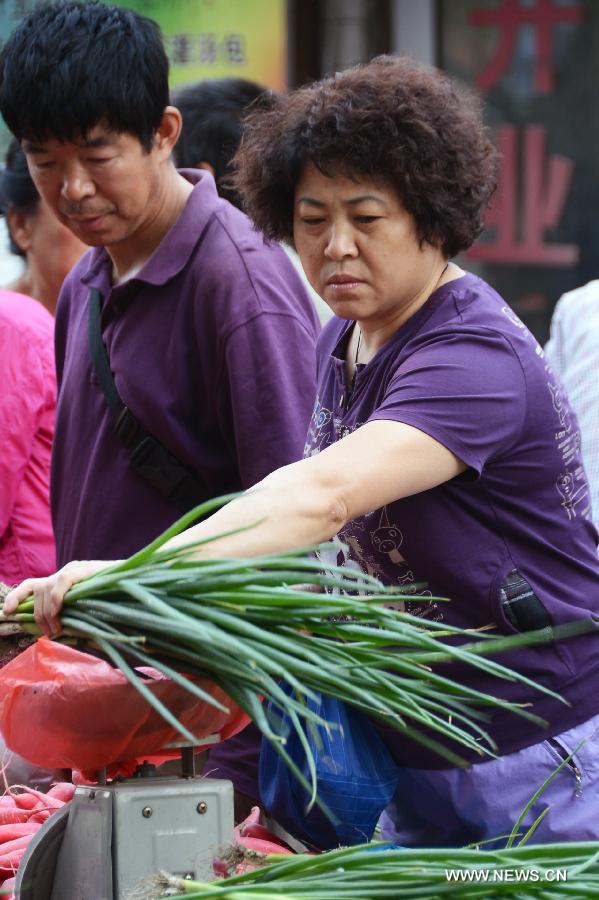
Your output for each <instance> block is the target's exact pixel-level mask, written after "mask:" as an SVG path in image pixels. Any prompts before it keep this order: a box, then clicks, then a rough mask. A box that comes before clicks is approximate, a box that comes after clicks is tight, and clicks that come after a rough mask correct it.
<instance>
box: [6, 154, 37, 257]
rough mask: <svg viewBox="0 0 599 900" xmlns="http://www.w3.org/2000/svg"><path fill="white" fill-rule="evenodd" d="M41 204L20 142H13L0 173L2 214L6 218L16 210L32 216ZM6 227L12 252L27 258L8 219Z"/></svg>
mask: <svg viewBox="0 0 599 900" xmlns="http://www.w3.org/2000/svg"><path fill="white" fill-rule="evenodd" d="M39 203H40V195H39V194H38V192H37V188H36V186H35V185H34V183H33V181H32V179H31V175H30V174H29V169H28V168H27V160H26V159H25V154H24V153H23V151H22V150H21V145H20V144H19V142H18V141H17V140H12V141H11V142H10V145H9V147H8V150H7V152H6V162H5V166H4V169H2V172H1V173H0V212H1V213H2V214H3V215H5V216H6V215H7V213H8V212H9V210H11V209H15V210H17V212H20V213H25V215H27V216H32V215H33V214H34V213H35V211H36V210H37V208H38V206H39ZM6 225H7V231H8V242H9V245H10V249H11V252H12V253H15V254H16V255H17V256H25V255H26V254H25V251H24V250H22V249H21V248H20V247H19V245H18V244H17V242H16V241H15V240H14V238H13V236H12V232H11V230H10V223H9V221H8V218H7V220H6Z"/></svg>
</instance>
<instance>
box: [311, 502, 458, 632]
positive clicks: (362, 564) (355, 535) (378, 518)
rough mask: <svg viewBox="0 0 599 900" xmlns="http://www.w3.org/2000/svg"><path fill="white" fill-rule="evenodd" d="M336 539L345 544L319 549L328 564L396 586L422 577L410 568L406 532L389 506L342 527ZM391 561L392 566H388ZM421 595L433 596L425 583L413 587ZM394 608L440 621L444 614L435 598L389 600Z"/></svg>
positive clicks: (323, 560) (415, 581) (321, 556)
mask: <svg viewBox="0 0 599 900" xmlns="http://www.w3.org/2000/svg"><path fill="white" fill-rule="evenodd" d="M336 540H338V541H340V543H341V544H342V545H343V546H341V547H337V548H331V550H328V551H324V552H322V553H320V558H321V560H322V562H323V564H324V566H325V567H326V565H327V563H329V564H330V565H337V566H343V567H344V568H348V569H351V570H352V571H354V572H366V574H367V575H370V576H372V577H374V578H378V579H380V580H381V581H384V582H385V583H386V584H388V585H390V586H391V587H393V585H394V584H395V585H397V586H398V587H403V588H405V587H409V586H410V585H415V584H416V583H418V581H419V579H418V578H417V576H416V575H415V573H414V571H413V570H412V569H411V568H410V565H409V562H408V560H407V559H406V558H405V556H404V555H403V553H402V549H401V548H402V545H403V540H404V537H403V533H402V531H401V529H400V528H399V527H398V525H397V524H396V523H395V522H394V521H392V520H391V519H390V518H389V507H387V506H385V507H383V508H382V509H379V510H376V511H375V512H373V513H369V514H367V515H365V516H362V517H360V518H359V519H354V520H353V521H352V522H348V524H347V525H346V526H345V527H344V528H342V529H341V531H340V532H339V534H338V535H337V536H336ZM389 562H391V563H393V566H392V567H390V566H389ZM413 592H414V593H418V596H419V597H430V596H431V591H430V590H428V589H427V588H426V587H423V588H420V589H418V588H414V591H413ZM389 606H390V607H391V608H392V609H397V610H400V611H401V612H408V613H410V614H411V615H414V616H421V617H423V618H427V619H433V620H435V621H439V620H441V619H442V618H443V614H442V612H441V610H440V607H439V605H438V604H437V603H435V602H432V601H430V602H423V601H420V600H409V599H407V598H406V600H404V601H399V602H397V603H390V604H389Z"/></svg>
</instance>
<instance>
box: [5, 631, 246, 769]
mask: <svg viewBox="0 0 599 900" xmlns="http://www.w3.org/2000/svg"><path fill="white" fill-rule="evenodd" d="M138 671H139V672H140V673H141V672H143V674H144V675H145V676H149V677H150V678H151V680H150V681H146V685H147V686H148V687H149V688H150V690H151V691H152V693H153V694H155V696H156V697H157V698H158V699H159V700H161V701H162V702H163V703H164V705H165V706H167V707H168V708H169V709H170V710H171V712H172V713H173V714H174V715H175V716H176V718H177V719H178V720H179V721H180V722H181V723H182V724H183V725H185V727H186V728H187V729H188V730H189V731H191V733H192V734H194V735H195V736H196V737H197V738H198V740H200V739H201V738H204V737H207V736H208V735H211V734H219V735H220V739H221V740H226V739H227V738H228V737H231V736H232V735H234V734H236V733H237V732H238V731H240V730H241V729H242V728H244V727H245V726H246V725H247V723H248V722H249V719H248V717H247V716H246V714H245V713H244V712H243V711H242V710H241V709H240V708H239V707H238V706H237V705H236V704H235V703H233V701H232V700H231V699H230V698H229V697H228V696H227V695H226V694H225V693H224V691H222V690H221V688H219V687H218V686H217V685H216V684H214V683H213V682H211V681H208V680H205V681H203V680H197V684H198V685H199V686H200V687H202V689H203V690H205V691H207V692H208V693H209V694H210V695H211V696H213V697H214V698H215V699H217V700H219V701H220V702H221V703H223V704H224V705H225V706H226V707H228V709H229V712H228V713H224V712H221V711H220V710H218V709H215V708H214V707H213V706H209V705H208V704H206V703H202V702H201V701H199V700H198V699H197V698H196V697H194V696H193V695H192V694H189V693H188V692H187V691H185V690H184V689H183V688H181V687H179V686H178V685H176V684H174V683H173V682H172V681H170V680H169V679H168V678H165V677H164V676H163V675H161V674H160V673H159V672H157V671H155V670H154V669H140V670H138ZM0 732H2V734H3V735H4V740H5V741H6V745H7V747H8V748H9V749H10V750H13V751H14V752H15V753H18V754H19V756H22V757H23V758H24V759H26V760H28V761H29V762H31V763H33V764H34V765H38V766H44V767H47V768H64V769H83V770H86V771H87V772H90V771H92V772H93V771H97V770H98V769H103V768H107V767H109V766H111V767H113V769H114V764H115V763H128V762H130V761H131V760H134V759H136V758H138V757H141V758H144V759H147V757H148V756H150V755H152V754H158V753H159V752H160V751H161V750H163V748H164V747H166V746H167V745H168V744H171V743H173V742H176V741H181V740H183V738H182V737H181V735H180V734H179V733H178V732H177V731H176V730H175V729H174V728H171V727H170V725H168V724H167V723H166V722H165V721H164V719H163V718H162V716H160V715H159V714H158V713H157V712H156V711H155V710H154V709H153V707H152V706H150V704H149V703H148V702H147V701H146V700H144V698H143V697H142V696H141V695H140V694H139V692H138V691H137V690H136V689H135V688H134V687H133V686H132V685H131V684H129V682H128V681H127V679H126V678H125V676H124V675H123V674H122V672H120V671H119V670H118V669H115V668H113V667H112V666H111V665H110V664H109V663H107V662H105V661H104V660H101V659H98V658H97V657H95V656H91V655H89V654H88V653H80V652H79V651H78V650H73V649H72V648H71V647H67V646H65V645H64V644H58V643H56V642H54V641H50V640H48V639H47V638H40V640H39V641H37V642H36V643H35V644H32V645H31V646H30V647H28V648H27V650H25V651H24V652H23V653H21V654H19V656H17V657H15V659H13V660H11V662H9V663H8V664H7V665H6V666H4V668H3V669H1V670H0Z"/></svg>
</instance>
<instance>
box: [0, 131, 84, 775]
mask: <svg viewBox="0 0 599 900" xmlns="http://www.w3.org/2000/svg"><path fill="white" fill-rule="evenodd" d="M0 210H1V211H2V213H3V214H4V216H5V217H6V224H7V231H8V237H9V244H10V249H11V252H12V253H14V254H16V255H17V256H19V257H22V259H23V263H24V266H23V269H22V271H21V273H20V274H19V275H18V276H17V277H16V279H15V280H14V281H12V282H11V283H10V284H9V285H7V287H6V288H4V289H0V446H1V447H2V452H1V453H0V582H5V583H6V584H15V583H16V582H18V581H20V580H21V579H22V578H24V577H27V576H30V575H33V574H34V573H37V574H38V575H47V574H48V573H50V572H51V571H53V569H54V568H55V565H56V554H55V549H54V537H53V533H52V521H51V516H50V454H51V448H52V438H53V434H54V414H55V409H56V375H55V369H54V319H53V318H52V316H53V314H54V311H55V309H56V301H57V299H58V293H59V291H60V288H61V285H62V282H63V279H64V277H65V275H66V274H67V272H68V271H69V270H70V269H71V268H72V266H73V265H74V264H75V262H76V261H77V260H78V259H79V257H80V256H81V254H82V253H83V251H84V250H86V249H87V247H86V246H85V244H82V243H81V241H79V240H78V239H77V238H76V237H75V236H74V235H73V234H72V233H71V232H70V231H69V230H68V229H67V228H65V227H64V226H63V225H61V224H60V222H59V221H58V220H57V219H56V217H55V216H54V215H53V214H52V213H51V212H50V211H49V210H48V208H47V207H46V205H45V204H44V203H42V201H41V199H40V196H39V194H38V192H37V190H36V188H35V186H34V184H33V181H32V180H31V177H30V175H29V170H28V168H27V163H26V160H25V156H24V154H23V151H22V150H21V148H20V146H19V144H18V142H17V141H12V142H11V144H10V147H9V149H8V152H7V155H6V167H5V168H4V170H3V171H2V173H1V174H0ZM33 298H36V299H33ZM38 301H40V302H38ZM42 304H43V305H42ZM44 307H45V309H44ZM51 314H52V315H51ZM0 767H1V769H2V782H3V785H14V784H28V785H30V786H32V787H35V788H38V789H41V790H47V789H48V788H49V787H50V785H51V784H52V782H54V781H57V780H59V781H60V780H63V779H64V778H65V776H66V773H65V772H64V771H58V770H56V771H54V770H46V769H40V768H39V767H37V766H32V765H30V764H29V763H28V762H26V761H25V760H24V759H22V758H21V757H20V756H18V755H17V754H15V753H11V752H10V751H9V750H7V748H6V745H5V743H4V740H3V738H2V737H1V736H0Z"/></svg>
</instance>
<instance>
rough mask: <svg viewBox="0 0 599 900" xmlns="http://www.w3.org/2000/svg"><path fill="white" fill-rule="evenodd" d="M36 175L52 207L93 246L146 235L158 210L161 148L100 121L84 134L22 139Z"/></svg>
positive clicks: (34, 176)
mask: <svg viewBox="0 0 599 900" xmlns="http://www.w3.org/2000/svg"><path fill="white" fill-rule="evenodd" d="M22 147H23V151H24V153H25V156H26V157H27V163H28V165H29V171H30V173H31V177H32V179H33V181H34V183H35V186H36V188H37V189H38V191H39V193H40V195H41V196H42V197H43V199H44V200H45V202H46V203H47V205H48V206H49V207H50V209H51V210H52V211H53V212H54V213H55V214H56V215H57V216H58V218H59V220H60V221H61V222H62V223H63V224H64V225H66V226H67V227H68V228H70V230H71V231H72V232H73V234H75V235H76V236H77V237H78V238H79V239H80V240H82V241H84V243H86V244H88V245H90V246H106V247H110V246H111V245H113V244H119V243H121V242H123V241H131V240H133V241H135V240H136V238H141V240H143V233H144V230H145V228H146V227H148V226H149V227H151V223H152V221H153V220H154V218H155V217H156V215H157V213H158V208H159V205H160V202H161V195H162V192H161V191H160V189H159V185H160V163H161V159H162V154H161V153H160V152H159V151H158V150H157V149H156V148H152V149H151V150H150V151H149V152H146V151H145V150H144V148H143V147H142V145H141V144H140V142H139V140H138V139H137V138H136V137H134V136H133V135H131V134H128V133H124V132H115V131H111V130H110V129H108V128H106V127H104V126H102V125H97V126H96V127H95V128H93V129H92V130H91V131H90V132H89V133H88V134H87V135H85V137H81V138H80V139H79V140H76V141H74V142H72V141H64V142H62V141H58V140H56V139H55V138H48V139H46V140H44V141H43V142H41V143H39V144H38V143H36V142H34V141H31V140H26V139H25V140H23V142H22Z"/></svg>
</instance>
